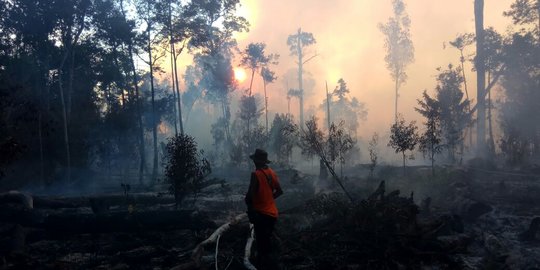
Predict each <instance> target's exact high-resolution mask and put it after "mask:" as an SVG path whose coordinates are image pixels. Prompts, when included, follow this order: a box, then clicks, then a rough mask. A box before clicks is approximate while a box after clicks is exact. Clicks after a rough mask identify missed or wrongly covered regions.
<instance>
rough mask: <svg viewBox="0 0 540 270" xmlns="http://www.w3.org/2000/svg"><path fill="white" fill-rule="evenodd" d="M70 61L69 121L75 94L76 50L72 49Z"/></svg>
mask: <svg viewBox="0 0 540 270" xmlns="http://www.w3.org/2000/svg"><path fill="white" fill-rule="evenodd" d="M70 58H71V59H70V61H69V81H68V89H67V121H68V123H70V122H71V108H72V106H71V104H72V102H71V97H72V95H73V80H74V77H75V75H74V73H75V50H71V57H70Z"/></svg>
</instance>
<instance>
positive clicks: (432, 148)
mask: <svg viewBox="0 0 540 270" xmlns="http://www.w3.org/2000/svg"><path fill="white" fill-rule="evenodd" d="M423 98H424V99H423V100H417V101H418V105H420V107H419V108H418V107H417V108H415V110H416V111H417V112H419V113H420V114H421V115H422V116H423V117H424V118H425V119H426V121H425V122H424V127H425V130H424V132H423V133H422V134H421V135H420V137H419V149H420V151H421V152H422V153H423V154H424V157H425V156H426V155H428V156H429V159H430V161H431V168H432V170H433V164H434V163H435V155H436V154H439V153H440V152H441V151H442V149H443V146H442V145H441V133H442V131H441V113H440V110H441V109H440V106H439V102H438V101H437V100H435V99H433V98H432V97H430V96H429V95H428V94H427V92H426V91H424V93H423Z"/></svg>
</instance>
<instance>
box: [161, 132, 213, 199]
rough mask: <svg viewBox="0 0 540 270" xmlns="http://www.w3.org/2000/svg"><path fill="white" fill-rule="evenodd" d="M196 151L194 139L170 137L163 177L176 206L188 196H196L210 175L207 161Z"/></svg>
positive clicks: (180, 135) (180, 136)
mask: <svg viewBox="0 0 540 270" xmlns="http://www.w3.org/2000/svg"><path fill="white" fill-rule="evenodd" d="M202 155H203V152H202V151H201V152H199V151H198V150H197V143H196V142H195V139H194V138H193V137H191V136H189V135H185V134H179V135H177V136H175V137H172V138H170V139H169V141H168V142H167V146H166V156H165V159H166V162H165V177H166V181H167V182H168V183H169V191H170V192H171V194H173V195H174V199H175V201H176V206H178V205H180V204H181V203H182V201H183V200H184V198H185V197H186V196H188V195H191V194H194V195H197V194H198V193H199V192H200V190H201V189H202V187H203V186H204V179H205V178H206V177H207V176H208V175H209V174H210V172H211V168H210V163H209V162H208V160H206V159H205V158H203V157H202Z"/></svg>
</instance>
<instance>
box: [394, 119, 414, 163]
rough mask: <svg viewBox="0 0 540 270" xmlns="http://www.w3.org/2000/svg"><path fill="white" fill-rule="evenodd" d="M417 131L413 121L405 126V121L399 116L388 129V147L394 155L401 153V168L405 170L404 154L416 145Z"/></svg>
mask: <svg viewBox="0 0 540 270" xmlns="http://www.w3.org/2000/svg"><path fill="white" fill-rule="evenodd" d="M417 129H418V127H417V126H416V122H415V121H412V122H410V123H409V124H408V125H407V124H406V123H405V119H403V117H401V116H400V117H399V118H398V121H397V122H396V123H394V124H393V125H392V127H391V128H390V142H388V146H390V147H392V148H394V150H395V151H396V153H400V152H401V153H402V155H403V168H405V152H406V151H412V150H414V148H415V147H416V144H418V134H417V133H416V131H417Z"/></svg>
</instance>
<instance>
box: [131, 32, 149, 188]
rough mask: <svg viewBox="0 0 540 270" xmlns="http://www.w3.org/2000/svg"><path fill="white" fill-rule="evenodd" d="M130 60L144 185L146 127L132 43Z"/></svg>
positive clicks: (140, 182)
mask: <svg viewBox="0 0 540 270" xmlns="http://www.w3.org/2000/svg"><path fill="white" fill-rule="evenodd" d="M128 50H129V58H130V61H131V71H132V72H133V87H134V88H135V102H136V104H137V105H136V106H137V125H138V129H139V184H141V185H142V184H143V175H144V167H145V163H146V161H145V153H146V151H145V146H144V126H143V121H142V102H141V95H140V93H139V84H138V81H139V80H138V78H137V70H136V69H135V59H133V47H132V44H131V42H130V43H129V44H128Z"/></svg>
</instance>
